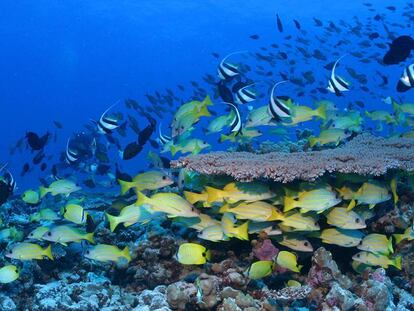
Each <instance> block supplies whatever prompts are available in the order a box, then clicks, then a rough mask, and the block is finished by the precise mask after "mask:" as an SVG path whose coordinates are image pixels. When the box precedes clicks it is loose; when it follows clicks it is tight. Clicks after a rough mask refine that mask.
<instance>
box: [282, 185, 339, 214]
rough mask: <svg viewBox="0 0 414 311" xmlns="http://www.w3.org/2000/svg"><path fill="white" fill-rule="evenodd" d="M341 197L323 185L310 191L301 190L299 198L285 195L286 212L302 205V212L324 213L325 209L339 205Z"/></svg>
mask: <svg viewBox="0 0 414 311" xmlns="http://www.w3.org/2000/svg"><path fill="white" fill-rule="evenodd" d="M340 202H341V199H340V198H339V197H338V196H337V195H336V192H335V191H333V190H331V189H330V188H327V187H321V188H317V189H313V190H309V191H301V192H299V194H298V197H297V199H294V198H293V197H290V196H285V200H284V209H283V211H284V212H288V211H290V210H292V209H294V208H296V207H300V208H301V209H300V212H301V213H306V212H310V211H314V212H318V213H322V212H323V211H325V210H327V209H329V208H331V207H333V206H335V205H337V204H338V203H340Z"/></svg>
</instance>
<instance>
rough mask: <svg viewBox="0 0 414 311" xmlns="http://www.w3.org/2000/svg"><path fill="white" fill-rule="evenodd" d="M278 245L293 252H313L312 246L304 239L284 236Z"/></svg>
mask: <svg viewBox="0 0 414 311" xmlns="http://www.w3.org/2000/svg"><path fill="white" fill-rule="evenodd" d="M278 243H279V244H280V245H283V246H286V247H289V248H290V249H293V250H295V251H300V252H313V247H312V244H311V243H310V242H309V241H308V240H306V239H304V238H293V237H288V236H286V235H284V236H283V239H282V241H280V242H278Z"/></svg>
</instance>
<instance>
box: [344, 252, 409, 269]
mask: <svg viewBox="0 0 414 311" xmlns="http://www.w3.org/2000/svg"><path fill="white" fill-rule="evenodd" d="M352 259H353V260H355V261H357V262H361V263H364V264H366V265H369V266H380V267H382V268H385V269H387V268H388V267H389V266H390V265H391V266H394V267H396V268H397V269H399V270H401V264H402V258H401V256H397V257H395V258H393V259H390V258H388V257H387V256H384V255H380V254H374V253H370V252H359V253H357V254H355V255H354V256H352Z"/></svg>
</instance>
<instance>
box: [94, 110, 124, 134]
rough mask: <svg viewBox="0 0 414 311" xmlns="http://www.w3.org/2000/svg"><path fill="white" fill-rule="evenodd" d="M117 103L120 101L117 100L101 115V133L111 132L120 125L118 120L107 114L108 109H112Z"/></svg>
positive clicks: (99, 125)
mask: <svg viewBox="0 0 414 311" xmlns="http://www.w3.org/2000/svg"><path fill="white" fill-rule="evenodd" d="M117 104H118V102H116V103H115V104H113V105H112V106H110V107H109V108H108V109H106V110H105V111H104V113H103V114H102V115H101V117H100V118H99V121H98V122H97V126H98V132H99V133H101V134H110V133H112V131H113V130H115V129H116V128H118V127H119V126H120V124H119V121H118V120H116V119H114V118H110V117H107V116H106V114H107V113H108V111H109V110H111V109H112V108H113V107H114V106H115V105H117Z"/></svg>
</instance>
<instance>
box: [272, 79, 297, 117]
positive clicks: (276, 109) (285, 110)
mask: <svg viewBox="0 0 414 311" xmlns="http://www.w3.org/2000/svg"><path fill="white" fill-rule="evenodd" d="M285 82H287V80H284V81H280V82H277V83H275V85H274V86H273V88H272V91H271V92H270V100H269V105H268V111H269V113H270V115H271V116H272V118H273V119H276V120H277V121H281V120H282V119H286V118H290V117H291V115H292V112H291V111H290V108H289V107H288V106H286V105H285V103H283V101H282V100H281V99H280V98H278V97H277V96H275V95H274V93H275V89H276V87H277V86H278V85H280V84H282V83H285Z"/></svg>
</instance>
